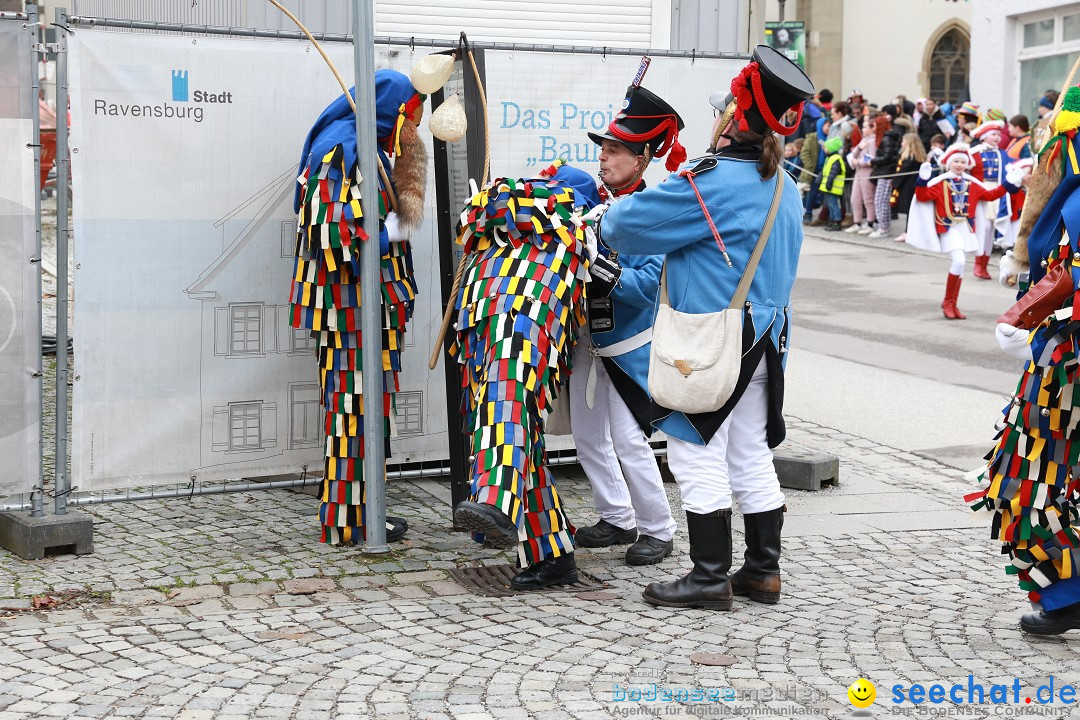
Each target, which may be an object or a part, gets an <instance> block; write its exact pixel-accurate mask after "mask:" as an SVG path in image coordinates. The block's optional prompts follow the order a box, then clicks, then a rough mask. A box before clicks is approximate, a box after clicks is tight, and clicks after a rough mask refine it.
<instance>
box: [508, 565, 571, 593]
mask: <svg viewBox="0 0 1080 720" xmlns="http://www.w3.org/2000/svg"><path fill="white" fill-rule="evenodd" d="M577 581H578V571H577V570H576V569H575V570H574V571H572V572H568V573H566V574H565V575H560V576H559V577H557V578H555V579H554V580H548V581H547V582H545V583H537V584H535V585H527V586H525V587H521V586H518V585H515V584H514V578H511V580H510V589H511V590H517V591H518V592H529V591H530V590H543V589H544V588H549V587H553V586H555V585H573V584H574V583H576V582H577Z"/></svg>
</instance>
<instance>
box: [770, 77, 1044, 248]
mask: <svg viewBox="0 0 1080 720" xmlns="http://www.w3.org/2000/svg"><path fill="white" fill-rule="evenodd" d="M1057 96H1058V93H1057V92H1056V91H1053V90H1048V91H1046V93H1045V94H1044V95H1043V97H1042V98H1040V100H1039V104H1038V117H1037V118H1034V123H1033V122H1032V120H1031V119H1029V118H1028V117H1027V116H1026V115H1024V114H1022V113H1017V114H1014V115H1012V116H1006V114H1005V113H1004V111H1002V110H1000V109H998V108H987V109H986V110H985V111H984V110H982V109H981V108H980V107H979V106H978V105H976V104H975V103H973V102H970V101H966V102H962V103H959V104H957V105H953V104H951V103H948V102H945V103H940V104H939V103H938V102H937V101H936V100H935V99H933V98H918V99H916V100H914V101H912V100H909V99H908V98H906V97H904V96H903V95H899V96H897V97H896V98H895V99H893V101H892V102H889V103H887V104H885V105H881V106H878V105H876V104H874V103H870V102H868V101H867V100H866V99H865V98H864V97H863V95H862V93H861V92H859V91H858V90H853V91H852V92H851V93H850V94H849V96H848V98H847V99H846V100H835V99H834V96H833V93H832V92H831V91H829V90H827V89H826V90H821V91H820V92H819V93H818V94H817V96H816V97H815V98H814V99H813V100H812V101H808V102H807V103H805V105H804V106H803V112H802V118H801V119H799V118H798V115H797V114H796V113H794V112H789V113H788V114H787V116H786V117H785V118H784V121H785V124H787V125H793V124H795V123H796V122H798V129H797V130H796V131H795V132H794V133H793V134H791V135H790V136H788V137H787V138H786V145H785V147H784V157H785V168H786V169H787V171H788V173H790V174H791V176H792V177H794V178H795V179H796V180H797V181H798V183H799V189H800V190H801V191H802V194H803V208H804V214H803V222H804V223H805V224H807V225H813V226H825V229H827V230H832V231H843V232H848V233H858V234H861V235H866V236H869V237H870V238H886V237H893V238H894V239H895V240H897V241H903V240H904V238H905V232H904V227H905V222H906V216H907V213H908V209H909V208H910V205H911V200H912V197H913V195H914V190H915V181H916V178H917V176H918V170H919V166H920V165H921V164H922V163H923V162H925V161H929V162H930V163H931V164H932V165H933V166H934V167H935V169H937V163H938V160H939V159H940V158H941V156H942V155H943V154H944V152H945V149H946V148H947V147H948V146H950V145H952V144H955V143H961V142H962V143H967V144H969V145H971V146H972V148H973V151H974V150H977V149H978V141H977V140H975V139H974V137H973V135H972V133H973V131H974V130H975V128H976V127H978V126H979V125H980V124H981V123H983V122H985V121H988V120H1001V121H1003V122H1004V123H1005V130H1006V131H1005V132H1003V133H1001V140H1000V145H999V147H1000V148H1001V150H1003V151H1004V152H1005V153H1006V155H1008V157H1009V158H1011V159H1013V160H1020V159H1023V158H1028V157H1031V142H1032V136H1033V135H1034V136H1035V137H1036V138H1040V137H1041V136H1042V133H1044V132H1045V131H1046V126H1047V122H1048V118H1047V116H1048V115H1049V114H1050V113H1051V111H1052V110H1053V109H1054V105H1055V103H1056V102H1057ZM836 140H839V142H836ZM901 221H903V222H901ZM894 227H898V228H900V232H899V233H894V231H893V229H894Z"/></svg>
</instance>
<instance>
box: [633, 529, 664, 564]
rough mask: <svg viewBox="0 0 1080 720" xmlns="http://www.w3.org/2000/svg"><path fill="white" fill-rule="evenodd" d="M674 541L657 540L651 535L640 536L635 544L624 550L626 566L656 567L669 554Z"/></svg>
mask: <svg viewBox="0 0 1080 720" xmlns="http://www.w3.org/2000/svg"><path fill="white" fill-rule="evenodd" d="M674 548H675V541H674V540H658V539H657V538H654V537H653V536H652V535H640V536H638V540H637V542H636V543H634V544H633V545H631V546H630V547H628V548H627V549H626V564H627V565H656V564H657V563H658V562H660V561H661V560H663V559H664V558H666V557H667V556H668V555H670V554H671V551H672V550H673V549H674Z"/></svg>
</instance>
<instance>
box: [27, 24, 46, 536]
mask: <svg viewBox="0 0 1080 720" xmlns="http://www.w3.org/2000/svg"><path fill="white" fill-rule="evenodd" d="M26 11H27V14H28V15H29V16H30V17H29V20H30V22H29V24H28V26H27V32H29V33H31V38H32V39H31V41H30V57H31V58H32V64H33V66H34V70H33V72H31V73H30V92H31V98H30V113H31V118H33V124H34V181H33V182H34V237H35V245H36V249H35V250H34V257H36V258H37V260H38V267H40V266H41V251H42V249H41V187H40V186H39V182H40V181H39V178H40V177H41V111H40V109H39V107H38V98H40V97H41V86H40V85H41V81H40V78H39V77H38V72H37V66H38V62H37V53H38V49H39V48H38V40H39V38H40V36H41V33H40V32H39V30H38V10H37V6H36V5H27V6H26ZM41 291H42V288H41V272H40V271H38V273H37V296H38V300H37V302H38V318H39V323H38V324H39V326H40V325H41V322H40V320H41V319H44V318H43V312H44V303H43V302H42V298H41ZM37 342H38V353H37V357H38V361H37V368H36V369H35V374H36V376H37V378H38V413H39V415H38V427H39V428H40V431H39V433H38V459H39V462H38V473H37V475H38V476H37V483H36V484H35V485H34V487H33V488H32V489H31V490H30V517H44V515H45V507H44V506H45V466H44V464H43V463H41V462H40V460H41V458H43V457H44V456H45V453H44V450H45V432H44V430H45V412H44V410H45V375H44V372H43V368H42V361H41V333H38V339H37Z"/></svg>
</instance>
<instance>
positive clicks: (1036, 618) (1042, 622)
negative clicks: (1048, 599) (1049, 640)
mask: <svg viewBox="0 0 1080 720" xmlns="http://www.w3.org/2000/svg"><path fill="white" fill-rule="evenodd" d="M1020 629H1021V630H1023V631H1024V632H1026V633H1031V634H1032V635H1060V634H1061V633H1063V632H1065V631H1067V630H1080V603H1078V604H1076V605H1070V606H1068V607H1064V608H1061V609H1060V610H1050V611H1049V612H1047V611H1046V610H1041V611H1039V612H1029V613H1025V614H1024V616H1023V617H1021V618H1020Z"/></svg>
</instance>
